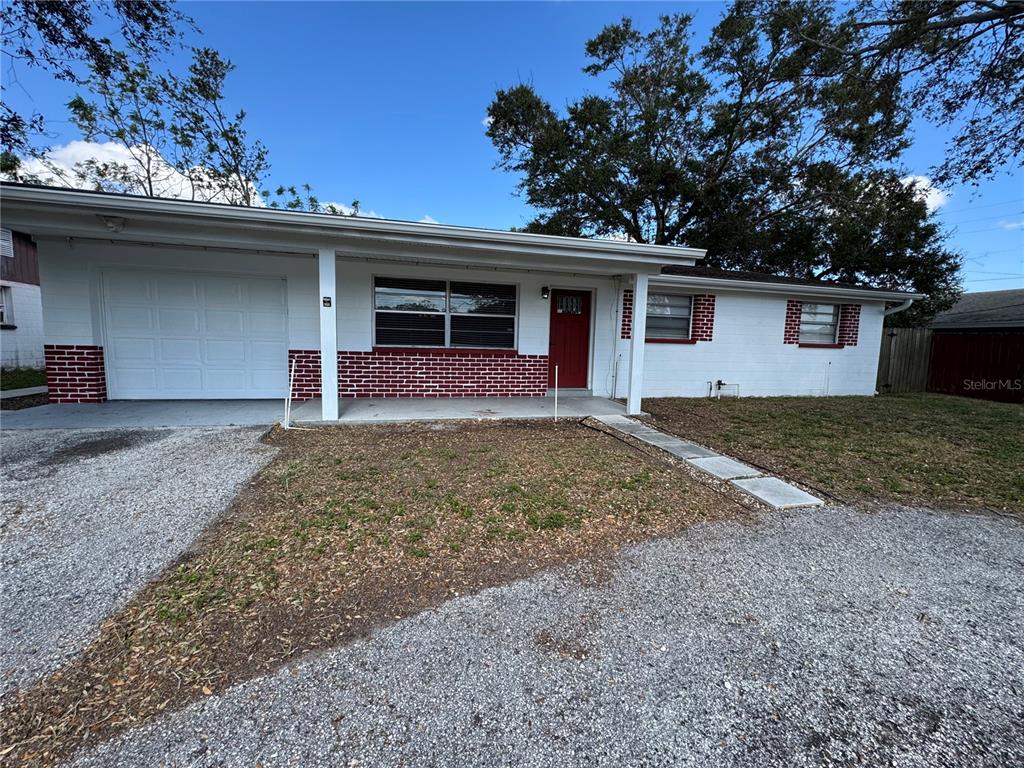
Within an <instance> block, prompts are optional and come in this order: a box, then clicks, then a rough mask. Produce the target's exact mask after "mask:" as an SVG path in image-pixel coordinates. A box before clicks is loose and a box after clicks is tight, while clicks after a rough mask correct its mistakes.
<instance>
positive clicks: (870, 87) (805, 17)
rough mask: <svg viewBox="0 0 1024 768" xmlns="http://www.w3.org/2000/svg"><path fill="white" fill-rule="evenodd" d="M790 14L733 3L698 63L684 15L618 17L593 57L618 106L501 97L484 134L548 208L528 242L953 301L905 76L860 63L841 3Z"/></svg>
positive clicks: (525, 95)
mask: <svg viewBox="0 0 1024 768" xmlns="http://www.w3.org/2000/svg"><path fill="white" fill-rule="evenodd" d="M784 5H785V13H784V14H780V13H777V12H776V13H769V12H765V11H766V10H770V9H771V8H773V7H775V4H771V5H769V4H766V3H761V2H753V1H752V0H751V1H747V0H740V1H739V2H735V3H733V5H732V6H731V7H730V9H729V10H728V12H727V13H726V14H725V15H724V16H723V18H722V19H721V21H720V23H719V24H718V25H717V26H716V27H715V29H714V30H713V32H712V34H711V37H710V39H709V40H708V42H707V44H706V45H704V46H703V47H702V48H701V49H700V50H699V51H696V52H693V51H691V49H690V38H691V29H690V26H691V18H690V17H689V16H687V15H685V14H679V15H675V16H669V17H663V18H662V19H661V23H660V24H659V26H658V27H657V28H655V29H653V30H651V31H649V32H646V33H644V32H641V31H640V30H638V29H637V28H636V27H635V26H634V25H633V23H632V22H631V21H630V20H629V19H623V20H622V22H620V23H618V24H614V25H611V26H609V27H607V28H605V29H604V30H603V31H602V32H601V33H600V34H598V35H597V36H596V37H595V38H594V39H592V40H591V41H589V42H588V43H587V46H586V53H587V56H588V58H589V63H588V65H587V66H586V67H585V70H584V71H586V72H587V73H588V74H591V75H593V76H595V77H602V78H608V79H609V88H608V95H607V96H597V95H589V96H585V97H583V98H581V99H579V100H578V101H576V102H573V103H571V104H569V105H568V106H567V107H566V109H565V111H564V113H563V114H559V113H558V112H556V111H555V110H554V109H553V108H552V107H551V106H550V105H549V104H548V103H547V102H545V101H544V100H543V99H542V98H541V97H540V95H538V94H537V93H536V92H535V91H534V89H533V88H532V87H531V86H528V85H519V86H515V87H513V88H509V89H505V90H499V91H498V92H497V94H496V97H495V99H494V101H493V102H492V104H491V105H490V107H489V110H488V115H489V117H490V120H489V127H488V130H487V133H488V136H489V137H490V138H491V140H492V141H493V143H494V145H495V147H496V148H497V150H498V153H499V158H500V160H499V167H501V168H504V169H505V170H509V171H512V172H515V173H517V174H519V175H521V183H520V185H519V189H520V191H521V193H522V194H523V195H524V197H525V198H526V199H527V201H528V202H529V203H530V204H531V205H533V206H535V207H536V208H538V209H539V214H538V215H537V217H536V219H535V220H534V221H533V222H531V224H530V225H528V227H527V229H528V230H530V231H539V232H549V233H555V234H568V235H577V236H590V237H603V236H622V235H625V236H628V237H629V238H630V239H632V240H634V241H636V242H641V243H657V244H679V243H685V244H688V245H693V246H698V247H705V248H707V249H708V257H707V262H708V263H710V264H712V265H717V266H725V267H731V268H742V269H753V270H760V271H768V272H773V273H778V274H786V275H792V276H799V277H812V278H813V277H820V278H826V279H828V278H831V279H842V280H848V281H852V282H859V283H864V284H870V285H898V286H902V287H913V288H916V289H918V290H924V291H926V292H929V293H935V294H936V296H944V297H947V298H948V296H947V295H948V294H949V292H950V291H952V290H954V289H955V276H956V270H957V259H956V257H955V256H954V255H952V254H950V253H948V252H946V251H945V250H944V249H943V247H942V234H941V232H940V231H939V229H938V227H937V225H936V224H935V223H934V222H932V221H931V220H930V218H929V215H928V212H927V210H926V209H925V206H924V203H923V202H922V201H921V199H920V196H919V194H918V193H917V192H915V190H913V189H912V188H909V187H908V186H907V185H906V184H904V183H903V182H902V181H900V176H902V175H903V174H902V173H899V172H898V171H897V169H896V168H895V167H894V164H895V162H896V160H897V158H898V157H899V155H900V153H901V152H902V151H903V150H904V149H905V148H906V147H907V145H908V139H907V121H908V114H909V113H908V112H907V110H906V109H905V108H904V107H905V105H904V101H903V96H902V91H901V83H900V79H899V77H897V76H895V75H893V74H892V73H890V72H879V71H873V70H871V69H870V68H869V67H868V66H867V65H866V64H863V63H856V62H855V63H853V64H851V62H850V60H849V59H848V57H847V56H846V55H845V54H844V51H845V50H846V48H847V47H848V46H849V45H850V44H851V40H852V37H851V35H852V34H853V32H852V31H851V30H850V28H848V27H846V26H843V25H837V24H836V23H835V20H834V19H833V13H834V10H833V6H832V4H830V3H824V2H816V1H815V0H806V1H802V2H792V3H785V4H784ZM887 211H900V212H901V214H900V215H899V216H887V215H886V212H887ZM922 259H926V260H928V264H929V268H925V267H924V266H923V265H921V264H919V263H918V262H919V261H920V260H922ZM931 267H935V268H934V269H931Z"/></svg>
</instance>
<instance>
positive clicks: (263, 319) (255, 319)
mask: <svg viewBox="0 0 1024 768" xmlns="http://www.w3.org/2000/svg"><path fill="white" fill-rule="evenodd" d="M286 325H287V319H286V318H285V317H284V316H283V315H281V314H280V313H279V312H278V313H271V312H250V313H249V332H250V333H251V334H252V336H253V337H270V338H272V339H276V338H279V337H280V336H282V335H283V334H284V333H285V330H286Z"/></svg>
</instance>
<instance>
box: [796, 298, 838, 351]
mask: <svg viewBox="0 0 1024 768" xmlns="http://www.w3.org/2000/svg"><path fill="white" fill-rule="evenodd" d="M807 305H813V306H816V307H821V306H828V307H832V317H833V325H834V326H835V329H834V331H833V333H832V341H820V340H806V341H805V340H804V338H803V325H804V307H806V306H807ZM841 318H842V311H841V308H840V305H839V304H834V303H832V302H821V301H805V302H801V303H800V322H799V324H798V326H797V343H798V344H838V343H839V323H840V320H841ZM820 325H824V323H820Z"/></svg>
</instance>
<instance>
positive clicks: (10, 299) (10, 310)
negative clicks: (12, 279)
mask: <svg viewBox="0 0 1024 768" xmlns="http://www.w3.org/2000/svg"><path fill="white" fill-rule="evenodd" d="M0 309H2V312H0V325H14V289H13V288H11V286H9V285H0Z"/></svg>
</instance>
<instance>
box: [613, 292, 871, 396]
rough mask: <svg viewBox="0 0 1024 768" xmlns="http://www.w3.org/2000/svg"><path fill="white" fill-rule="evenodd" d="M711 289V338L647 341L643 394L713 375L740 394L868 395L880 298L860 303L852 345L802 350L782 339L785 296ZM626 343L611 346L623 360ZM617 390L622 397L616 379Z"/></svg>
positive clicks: (701, 387)
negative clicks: (855, 339) (685, 341)
mask: <svg viewBox="0 0 1024 768" xmlns="http://www.w3.org/2000/svg"><path fill="white" fill-rule="evenodd" d="M657 290H658V289H657V288H656V287H655V286H654V285H652V286H651V291H652V292H656V291H657ZM676 290H678V289H676ZM701 292H703V291H701ZM695 293H696V292H695ZM714 294H715V296H716V301H715V304H716V306H715V322H714V336H713V338H712V340H711V341H700V342H697V343H696V344H647V346H646V352H645V358H646V359H645V366H644V390H643V395H644V397H672V396H680V397H703V396H704V395H706V394H707V382H708V381H715V380H718V379H722V380H724V381H726V382H728V383H729V384H738V385H739V394H740V396H741V397H749V396H770V395H872V394H874V392H875V377H876V375H877V370H878V351H879V347H880V344H881V336H882V320H883V317H884V308H885V305H884V303H882V302H872V303H862V309H861V314H860V332H859V338H858V342H857V346H852V347H845V348H843V349H808V348H803V347H798V346H797V345H794V344H785V343H784V342H783V330H784V327H785V319H786V301H787V299H788V298H789V297H787V296H786V295H784V294H755V293H745V292H738V291H737V292H726V291H715V292H714ZM822 300H823V301H824V299H822ZM850 301H851V300H850V299H843V300H841V301H837V303H846V302H850ZM629 343H630V342H629V340H628V339H623V340H621V341H620V342H619V344H618V346H617V355H619V356H620V358H621V360H622V361H624V362H623V363H622V364H625V361H627V360H628V359H629ZM729 391H730V393H731V390H729ZM618 395H619V396H620V397H625V395H626V387H625V382H624V381H622V382H620V385H619V387H618Z"/></svg>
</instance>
